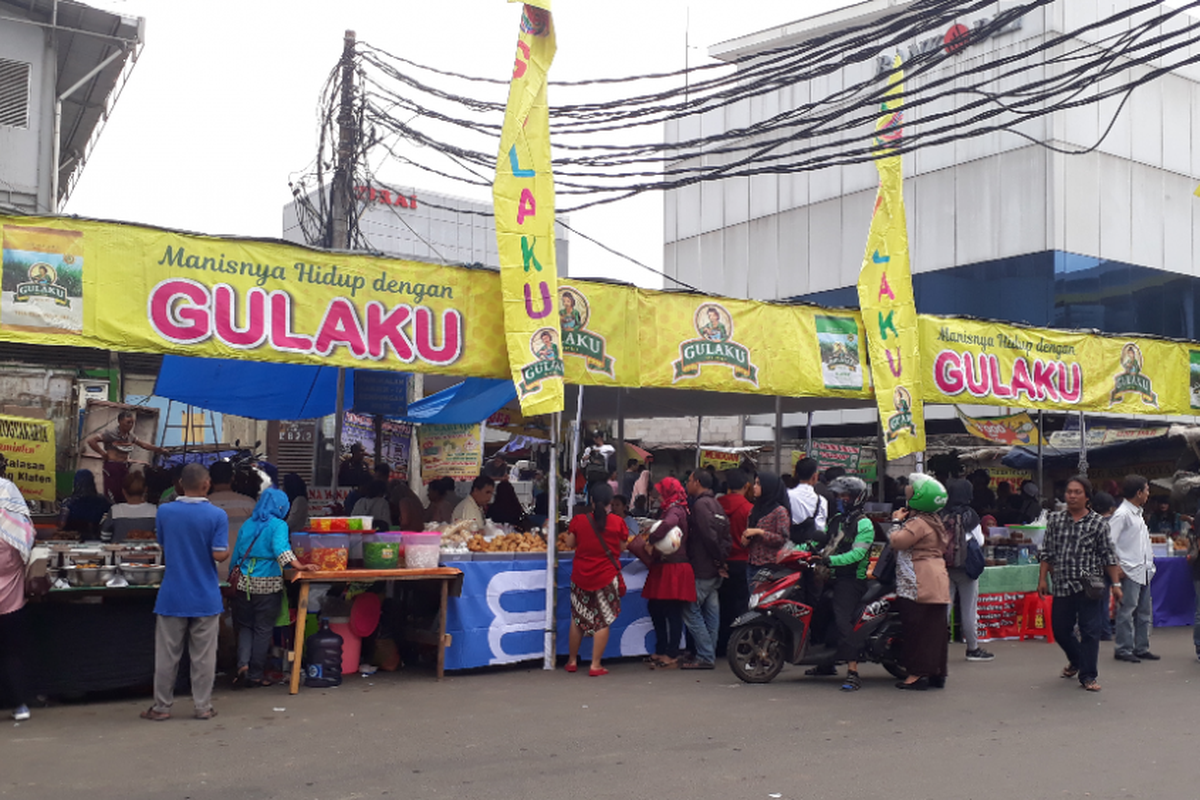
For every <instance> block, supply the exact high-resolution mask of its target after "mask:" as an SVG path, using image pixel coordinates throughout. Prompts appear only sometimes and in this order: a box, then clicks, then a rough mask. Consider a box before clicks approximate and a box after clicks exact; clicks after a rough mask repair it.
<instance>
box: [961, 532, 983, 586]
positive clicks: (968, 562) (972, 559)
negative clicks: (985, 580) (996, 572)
mask: <svg viewBox="0 0 1200 800" xmlns="http://www.w3.org/2000/svg"><path fill="white" fill-rule="evenodd" d="M985 566H987V559H985V558H984V557H983V548H982V547H980V546H979V542H977V541H975V540H974V539H967V555H966V558H965V559H964V560H963V571H964V572H966V573H967V577H968V578H970V579H971V580H973V581H976V580H979V576H980V575H982V574H983V568H984V567H985Z"/></svg>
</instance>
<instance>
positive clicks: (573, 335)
mask: <svg viewBox="0 0 1200 800" xmlns="http://www.w3.org/2000/svg"><path fill="white" fill-rule="evenodd" d="M558 299H559V305H558V325H559V328H561V329H562V346H563V353H565V354H566V355H569V356H579V357H581V358H583V359H584V365H585V366H586V367H587V370H588V372H596V373H599V374H601V375H607V376H608V377H610V378H612V377H614V374H613V361H614V359H613V357H612V356H610V355H608V354H607V353H606V352H605V351H606V350H607V349H608V342H607V341H606V340H605V338H604V337H603V336H601V335H600V334H598V333H593V332H592V331H589V330H588V329H587V327H588V320H589V319H591V305H590V304H589V303H588V300H587V297H586V296H584V294H583V292H581V291H579V290H578V289H576V288H575V287H573V286H564V287H562V288H560V289H559V292H558Z"/></svg>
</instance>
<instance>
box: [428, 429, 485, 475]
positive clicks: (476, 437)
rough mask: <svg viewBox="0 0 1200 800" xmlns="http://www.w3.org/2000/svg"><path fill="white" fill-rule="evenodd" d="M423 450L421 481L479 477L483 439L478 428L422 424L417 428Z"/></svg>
mask: <svg viewBox="0 0 1200 800" xmlns="http://www.w3.org/2000/svg"><path fill="white" fill-rule="evenodd" d="M417 441H418V443H419V446H420V448H421V480H422V481H424V482H425V483H429V482H430V481H433V480H436V479H437V478H454V479H455V480H457V481H469V480H473V479H475V478H477V477H479V468H480V467H481V466H482V465H483V436H482V430H481V428H480V426H479V425H422V426H421V427H420V428H418V429H417Z"/></svg>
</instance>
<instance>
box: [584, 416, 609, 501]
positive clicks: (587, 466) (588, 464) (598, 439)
mask: <svg viewBox="0 0 1200 800" xmlns="http://www.w3.org/2000/svg"><path fill="white" fill-rule="evenodd" d="M616 452H617V451H616V448H614V447H613V446H612V445H611V444H605V443H604V434H603V433H601V432H600V431H596V432H595V433H593V434H592V446H591V447H589V448H587V449H586V450H584V451H583V456H582V457H581V458H580V459H579V466H580V467H582V468H583V480H584V485H585V486H587V487H588V491H589V492H590V491H591V487H592V485H593V484H597V483H607V482H608V478H609V476H610V475H611V474H612V472H613V470H612V467H613V464H612V460H613V456H614V454H615V453H616Z"/></svg>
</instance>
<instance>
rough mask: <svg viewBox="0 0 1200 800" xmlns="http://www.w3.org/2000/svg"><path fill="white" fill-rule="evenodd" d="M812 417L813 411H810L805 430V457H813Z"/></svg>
mask: <svg viewBox="0 0 1200 800" xmlns="http://www.w3.org/2000/svg"><path fill="white" fill-rule="evenodd" d="M812 417H813V412H811V411H810V412H808V425H807V426H806V427H805V430H804V457H805V458H812Z"/></svg>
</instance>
